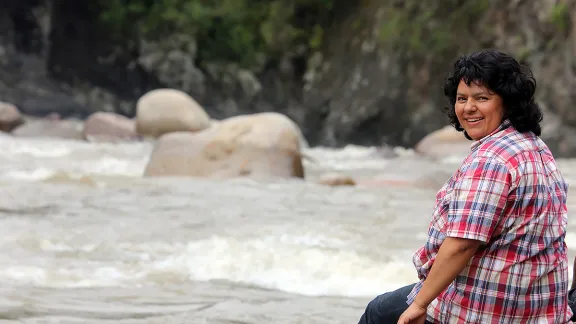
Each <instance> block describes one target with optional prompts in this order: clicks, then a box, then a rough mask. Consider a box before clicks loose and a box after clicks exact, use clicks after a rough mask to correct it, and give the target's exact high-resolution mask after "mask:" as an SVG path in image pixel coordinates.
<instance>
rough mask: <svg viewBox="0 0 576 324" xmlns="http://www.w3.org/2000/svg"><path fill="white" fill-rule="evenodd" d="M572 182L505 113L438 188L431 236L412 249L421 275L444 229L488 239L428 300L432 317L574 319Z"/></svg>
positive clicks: (438, 319)
mask: <svg viewBox="0 0 576 324" xmlns="http://www.w3.org/2000/svg"><path fill="white" fill-rule="evenodd" d="M567 191H568V185H567V183H566V182H565V181H564V179H563V177H562V175H561V174H560V171H559V170H558V169H557V167H556V163H555V161H554V158H553V156H552V154H551V152H550V150H549V149H548V147H547V146H546V145H545V144H544V142H542V141H541V140H540V139H539V138H538V137H536V136H535V135H533V134H532V133H520V132H518V131H516V130H515V129H514V127H512V126H511V124H510V123H509V121H505V122H504V123H503V124H502V125H501V126H500V127H499V128H498V129H497V130H495V131H494V132H493V133H492V134H490V135H489V136H486V137H485V138H483V139H482V140H480V141H476V142H474V143H473V145H472V152H471V153H470V155H469V156H468V157H467V158H466V159H465V160H464V161H463V163H462V165H461V166H460V168H459V169H458V170H457V171H456V173H454V175H453V176H452V177H451V178H450V179H449V180H448V181H447V182H446V184H445V185H444V186H443V187H442V188H441V189H440V191H439V192H438V194H437V196H436V205H435V208H434V211H433V214H432V221H431V223H430V227H429V232H428V240H427V242H426V243H425V245H424V246H422V247H421V248H420V249H419V250H418V251H417V252H416V253H415V254H414V259H413V261H414V265H415V266H416V269H417V272H418V277H419V278H420V282H419V283H418V284H417V285H416V287H415V288H414V290H413V291H412V292H411V293H410V295H409V296H408V303H412V302H413V301H414V298H415V297H416V295H417V293H418V291H419V290H420V288H421V287H422V283H423V281H424V280H425V279H426V277H427V275H428V272H429V270H430V268H431V267H432V265H433V264H434V260H435V258H436V255H437V253H438V250H439V249H440V245H441V244H442V242H443V241H444V239H445V238H446V237H460V238H468V239H475V240H480V241H482V242H484V243H485V245H484V246H483V247H482V248H481V249H480V250H479V251H478V252H477V253H476V255H475V256H474V257H473V258H472V260H471V261H470V262H469V264H468V265H467V266H466V268H465V269H464V270H463V271H462V272H461V273H460V274H459V275H458V276H457V277H456V279H455V280H454V281H453V282H452V283H451V284H450V285H449V286H448V288H447V289H445V290H444V291H443V292H442V293H441V294H440V296H438V298H436V299H435V300H434V301H433V302H432V304H430V306H429V307H428V315H427V317H428V320H429V321H431V322H433V323H482V324H486V323H498V324H505V323H547V324H548V323H571V321H570V317H571V316H572V311H571V310H570V308H569V307H568V296H567V293H568V280H569V279H568V267H569V264H568V263H569V262H568V257H567V246H566V243H565V241H564V238H565V235H566V225H567V222H568V218H567V208H566V197H567Z"/></svg>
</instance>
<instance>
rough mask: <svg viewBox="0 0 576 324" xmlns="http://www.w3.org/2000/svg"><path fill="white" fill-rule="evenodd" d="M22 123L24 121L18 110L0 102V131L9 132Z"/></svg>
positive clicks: (11, 105)
mask: <svg viewBox="0 0 576 324" xmlns="http://www.w3.org/2000/svg"><path fill="white" fill-rule="evenodd" d="M22 123H24V119H23V118H22V114H21V113H20V111H19V110H18V108H16V106H14V105H13V104H10V103H7V102H2V101H0V131H2V132H7V133H8V132H11V131H12V130H13V129H14V128H16V127H18V126H20V125H22Z"/></svg>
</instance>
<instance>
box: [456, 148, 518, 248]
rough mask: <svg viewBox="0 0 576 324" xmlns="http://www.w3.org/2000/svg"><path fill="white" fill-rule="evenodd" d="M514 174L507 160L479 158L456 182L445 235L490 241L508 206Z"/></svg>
mask: <svg viewBox="0 0 576 324" xmlns="http://www.w3.org/2000/svg"><path fill="white" fill-rule="evenodd" d="M510 187H511V176H510V172H509V170H508V167H507V166H506V164H505V163H503V162H501V161H498V160H496V159H489V158H485V157H484V158H477V159H474V160H473V161H472V163H471V164H470V165H469V167H468V168H467V169H466V170H465V171H464V172H463V174H462V175H461V177H460V178H459V179H458V180H457V181H456V183H455V184H454V190H453V192H452V200H451V201H450V202H449V206H448V217H447V218H448V222H447V223H448V224H447V226H446V236H449V237H458V238H466V239H474V240H479V241H482V242H484V243H487V242H488V241H490V239H491V237H492V234H493V233H494V230H495V229H496V226H497V225H498V222H499V221H500V218H501V216H502V214H503V212H504V209H505V207H506V202H507V200H508V193H509V190H510Z"/></svg>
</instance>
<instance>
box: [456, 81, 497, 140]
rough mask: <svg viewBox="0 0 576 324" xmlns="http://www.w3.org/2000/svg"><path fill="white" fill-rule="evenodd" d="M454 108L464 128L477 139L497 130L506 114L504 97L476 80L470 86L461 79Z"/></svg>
mask: <svg viewBox="0 0 576 324" xmlns="http://www.w3.org/2000/svg"><path fill="white" fill-rule="evenodd" d="M454 109H455V111H456V117H458V121H459V122H460V125H462V128H464V130H465V131H466V133H467V134H468V136H470V137H471V138H472V139H473V140H476V141H477V140H479V139H481V138H483V137H485V136H486V135H488V134H490V133H492V132H493V131H494V130H496V128H498V126H500V124H501V123H502V118H503V116H504V107H503V105H502V97H500V96H499V95H497V94H496V93H493V92H490V91H489V90H488V88H486V87H484V86H483V85H478V84H476V83H474V82H471V83H470V86H468V85H467V84H466V83H465V82H464V81H460V84H459V85H458V91H457V93H456V104H455V105H454Z"/></svg>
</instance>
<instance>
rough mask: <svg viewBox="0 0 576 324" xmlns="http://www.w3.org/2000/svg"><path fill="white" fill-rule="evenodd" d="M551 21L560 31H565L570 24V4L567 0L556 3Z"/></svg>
mask: <svg viewBox="0 0 576 324" xmlns="http://www.w3.org/2000/svg"><path fill="white" fill-rule="evenodd" d="M550 22H551V23H552V24H554V26H556V28H557V29H558V30H559V31H562V32H565V31H566V30H567V29H568V27H569V26H570V13H569V12H568V4H566V3H565V2H561V3H557V4H555V5H554V7H552V10H551V11H550Z"/></svg>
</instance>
